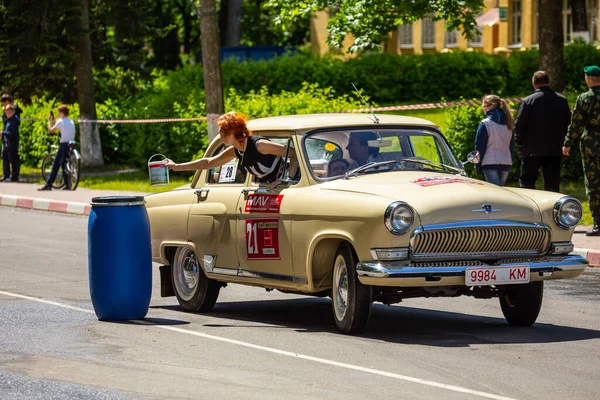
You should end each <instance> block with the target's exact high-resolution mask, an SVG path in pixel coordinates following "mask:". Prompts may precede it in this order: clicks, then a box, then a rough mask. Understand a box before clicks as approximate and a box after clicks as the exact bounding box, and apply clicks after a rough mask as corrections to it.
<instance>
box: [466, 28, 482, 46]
mask: <svg viewBox="0 0 600 400" xmlns="http://www.w3.org/2000/svg"><path fill="white" fill-rule="evenodd" d="M479 29H480V30H481V32H482V33H483V27H482V26H480V27H479ZM482 33H479V32H477V31H473V37H472V39H471V40H469V47H483V35H482Z"/></svg>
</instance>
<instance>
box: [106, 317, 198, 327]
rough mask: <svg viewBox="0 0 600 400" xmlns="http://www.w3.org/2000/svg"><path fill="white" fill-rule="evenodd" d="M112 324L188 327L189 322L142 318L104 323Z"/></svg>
mask: <svg viewBox="0 0 600 400" xmlns="http://www.w3.org/2000/svg"><path fill="white" fill-rule="evenodd" d="M104 322H109V323H112V324H122V325H150V326H158V325H163V326H171V325H188V324H189V323H190V322H189V321H181V320H178V319H167V318H151V317H148V318H144V319H132V320H127V321H104Z"/></svg>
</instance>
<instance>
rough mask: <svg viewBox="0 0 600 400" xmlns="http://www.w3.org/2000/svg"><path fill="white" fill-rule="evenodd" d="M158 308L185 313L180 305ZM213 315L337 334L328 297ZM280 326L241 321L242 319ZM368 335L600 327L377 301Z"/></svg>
mask: <svg viewBox="0 0 600 400" xmlns="http://www.w3.org/2000/svg"><path fill="white" fill-rule="evenodd" d="M153 308H162V309H168V310H171V311H178V312H184V311H183V310H182V309H181V308H179V307H178V306H155V307H153ZM210 316H212V317H215V318H223V319H228V320H231V321H232V322H231V324H220V323H209V324H204V325H203V326H204V327H207V328H215V330H214V331H210V333H214V334H217V333H219V331H218V330H219V329H224V328H225V329H227V328H229V327H235V328H236V329H240V328H242V329H243V328H251V329H270V328H289V329H294V330H296V331H297V332H328V333H334V334H337V333H338V331H337V330H336V329H335V327H334V323H333V319H332V317H331V301H330V300H328V299H313V298H308V299H290V300H272V301H269V300H264V301H249V302H224V303H217V305H216V306H215V308H214V309H213V312H211V313H210ZM240 321H244V322H253V323H260V324H269V325H275V326H274V327H269V326H264V325H262V326H260V325H250V326H247V325H240V324H239V322H240ZM361 336H362V337H364V338H368V339H374V340H382V341H386V342H393V343H401V344H415V345H423V346H438V347H468V346H470V345H474V344H494V343H504V344H524V343H556V342H570V341H578V340H589V339H597V338H600V331H597V330H592V329H585V328H576V327H569V326H561V325H553V324H544V323H536V324H535V325H533V326H532V327H529V328H520V327H511V326H509V325H508V324H507V323H506V321H505V320H504V319H500V318H493V317H482V316H474V315H469V314H462V313H456V312H447V311H435V310H428V309H423V308H414V307H401V306H393V307H388V306H384V305H380V304H374V305H373V310H372V313H371V319H370V322H369V326H368V327H367V329H366V331H365V332H363V334H362V335H361Z"/></svg>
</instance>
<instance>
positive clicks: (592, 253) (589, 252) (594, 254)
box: [573, 248, 600, 267]
mask: <svg viewBox="0 0 600 400" xmlns="http://www.w3.org/2000/svg"><path fill="white" fill-rule="evenodd" d="M573 253H575V254H579V255H580V256H582V257H583V258H585V259H587V260H588V262H589V263H590V267H600V250H594V249H579V248H575V249H573Z"/></svg>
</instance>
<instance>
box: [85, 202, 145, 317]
mask: <svg viewBox="0 0 600 400" xmlns="http://www.w3.org/2000/svg"><path fill="white" fill-rule="evenodd" d="M144 204H145V200H144V197H143V196H109V197H94V198H92V209H91V211H90V217H89V220H88V267H89V276H90V296H91V298H92V304H93V305H94V311H96V316H97V317H98V319H100V320H128V319H138V318H144V317H145V316H146V314H147V313H148V306H149V305H150V297H151V295H152V250H151V243H150V221H149V220H148V213H147V212H146V207H145V205H144Z"/></svg>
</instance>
